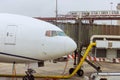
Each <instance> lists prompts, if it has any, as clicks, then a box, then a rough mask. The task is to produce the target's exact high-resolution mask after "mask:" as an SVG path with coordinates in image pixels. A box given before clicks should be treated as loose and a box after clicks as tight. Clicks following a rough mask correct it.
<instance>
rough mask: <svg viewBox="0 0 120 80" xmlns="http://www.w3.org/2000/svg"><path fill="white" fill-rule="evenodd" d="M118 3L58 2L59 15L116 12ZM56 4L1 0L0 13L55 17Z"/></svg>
mask: <svg viewBox="0 0 120 80" xmlns="http://www.w3.org/2000/svg"><path fill="white" fill-rule="evenodd" d="M111 2H112V3H113V4H112V5H111ZM118 3H120V0H58V13H59V14H66V13H67V12H69V11H86V10H87V11H89V10H92V11H93V10H110V9H111V6H112V9H114V10H116V6H117V4H118ZM55 4H56V0H0V13H14V14H21V15H26V16H31V17H37V16H40V17H45V16H46V17H47V16H55Z"/></svg>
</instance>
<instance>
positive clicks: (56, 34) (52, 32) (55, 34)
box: [45, 30, 66, 37]
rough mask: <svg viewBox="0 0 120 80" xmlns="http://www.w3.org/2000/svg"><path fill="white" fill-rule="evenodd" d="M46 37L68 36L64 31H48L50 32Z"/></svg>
mask: <svg viewBox="0 0 120 80" xmlns="http://www.w3.org/2000/svg"><path fill="white" fill-rule="evenodd" d="M45 35H46V36H48V37H53V36H66V35H65V33H64V32H63V31H54V30H48V31H46V33H45Z"/></svg>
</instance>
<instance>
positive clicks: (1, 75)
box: [0, 43, 96, 79]
mask: <svg viewBox="0 0 120 80" xmlns="http://www.w3.org/2000/svg"><path fill="white" fill-rule="evenodd" d="M93 46H96V43H91V44H90V45H89V46H88V48H87V50H86V51H85V53H84V55H83V58H82V59H81V61H80V63H79V64H78V65H77V67H76V68H75V70H74V71H73V73H72V74H70V75H67V76H66V75H65V76H64V75H56V76H41V75H34V77H35V78H56V79H68V78H71V77H72V76H74V75H75V74H76V73H77V71H78V70H79V69H80V67H81V66H82V64H83V62H84V61H85V59H86V57H87V55H88V53H89V52H90V50H91V49H92V47H93ZM24 76H25V75H10V74H0V77H24Z"/></svg>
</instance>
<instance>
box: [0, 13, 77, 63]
mask: <svg viewBox="0 0 120 80" xmlns="http://www.w3.org/2000/svg"><path fill="white" fill-rule="evenodd" d="M76 48H77V45H76V43H75V42H74V40H73V39H71V38H70V37H68V36H67V35H66V34H65V33H64V31H63V30H61V29H60V28H58V27H57V26H55V25H53V24H50V23H48V22H45V21H42V20H38V19H34V18H31V17H28V16H22V15H16V14H8V13H0V62H5V63H14V62H15V63H33V62H37V63H39V62H43V61H46V60H51V59H56V58H59V57H62V56H65V55H68V54H70V53H72V52H73V51H75V50H76Z"/></svg>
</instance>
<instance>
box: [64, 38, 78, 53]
mask: <svg viewBox="0 0 120 80" xmlns="http://www.w3.org/2000/svg"><path fill="white" fill-rule="evenodd" d="M76 48H77V44H76V43H75V41H73V40H72V39H71V38H69V37H68V38H67V39H66V40H65V53H66V54H70V53H72V52H73V51H75V50H76Z"/></svg>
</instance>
